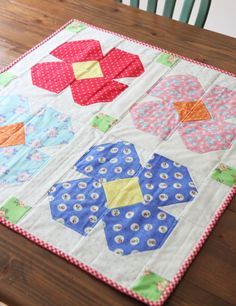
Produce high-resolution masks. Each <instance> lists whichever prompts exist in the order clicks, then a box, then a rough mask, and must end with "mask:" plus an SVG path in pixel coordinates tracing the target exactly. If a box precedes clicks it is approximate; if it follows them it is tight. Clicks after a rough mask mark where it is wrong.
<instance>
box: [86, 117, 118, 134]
mask: <svg viewBox="0 0 236 306" xmlns="http://www.w3.org/2000/svg"><path fill="white" fill-rule="evenodd" d="M116 122H117V119H115V118H113V117H111V116H109V115H106V114H103V113H100V114H98V115H96V116H95V117H94V118H93V119H92V120H91V121H90V124H91V125H92V127H94V128H97V129H99V130H100V131H102V132H104V133H105V132H107V131H108V130H109V129H110V128H111V127H112V125H114V124H115V123H116Z"/></svg>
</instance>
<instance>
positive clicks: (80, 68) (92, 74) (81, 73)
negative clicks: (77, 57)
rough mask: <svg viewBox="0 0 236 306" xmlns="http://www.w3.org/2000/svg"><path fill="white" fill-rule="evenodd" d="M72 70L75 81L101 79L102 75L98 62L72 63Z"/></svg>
mask: <svg viewBox="0 0 236 306" xmlns="http://www.w3.org/2000/svg"><path fill="white" fill-rule="evenodd" d="M72 68H73V71H74V75H75V78H76V80H83V79H90V78H100V77H103V73H102V70H101V67H100V64H99V62H98V61H87V62H78V63H73V64H72Z"/></svg>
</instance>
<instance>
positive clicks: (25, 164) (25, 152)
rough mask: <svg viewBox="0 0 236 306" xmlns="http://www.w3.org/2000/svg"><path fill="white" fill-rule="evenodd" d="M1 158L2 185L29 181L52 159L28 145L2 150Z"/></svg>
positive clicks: (0, 177) (0, 152)
mask: <svg viewBox="0 0 236 306" xmlns="http://www.w3.org/2000/svg"><path fill="white" fill-rule="evenodd" d="M10 150H11V151H10ZM0 156H1V160H0V184H17V183H24V182H26V181H29V180H31V178H32V177H33V176H34V175H36V174H37V173H38V172H39V171H40V170H41V169H42V168H43V167H44V166H45V165H46V164H47V162H48V160H49V159H50V156H49V155H47V154H45V153H43V152H40V151H37V150H35V149H34V148H30V147H28V146H26V145H20V146H15V147H7V148H0Z"/></svg>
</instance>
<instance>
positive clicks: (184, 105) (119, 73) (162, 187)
mask: <svg viewBox="0 0 236 306" xmlns="http://www.w3.org/2000/svg"><path fill="white" fill-rule="evenodd" d="M0 87H1V95H0V217H1V222H2V223H3V224H5V225H6V226H8V227H10V228H11V229H13V230H15V231H17V232H19V233H20V234H22V235H23V236H26V237H27V238H28V239H30V240H32V241H34V242H35V243H37V244H39V245H41V246H43V247H44V248H47V249H49V250H50V251H52V252H53V253H55V254H57V255H59V256H61V257H63V258H65V259H66V260H68V261H69V262H71V263H73V264H74V265H77V266H78V267H80V268H82V269H84V270H86V271H87V272H89V273H91V274H92V275H94V276H95V277H97V278H99V279H101V280H102V281H104V282H106V283H107V284H109V285H111V286H113V287H115V288H117V289H118V290H120V291H122V292H124V293H126V294H128V295H131V296H133V297H134V298H136V299H138V300H140V301H143V302H144V303H146V304H148V305H156V306H157V305H162V304H163V303H164V301H165V300H166V299H167V297H168V295H169V294H170V293H171V291H172V290H173V289H174V287H175V286H176V285H177V283H178V282H179V280H180V279H181V277H182V276H183V273H184V272H185V270H186V269H187V267H188V266H189V264H190V263H191V261H192V260H193V258H194V257H195V255H196V254H197V252H198V251H199V249H200V248H201V246H202V244H203V243H204V241H205V239H206V238H207V236H208V235H209V233H210V231H211V229H212V228H213V227H214V224H215V223H216V221H217V219H218V218H219V217H220V215H221V214H222V212H223V210H224V209H225V208H226V206H227V205H228V204H229V202H230V200H231V198H232V197H233V194H234V192H235V190H236V188H235V185H236V143H235V138H236V81H235V77H234V76H233V75H230V74H229V73H226V72H224V71H220V70H219V69H217V68H213V67H209V66H207V65H204V64H200V63H197V62H194V61H191V60H188V59H184V58H182V57H180V56H177V55H174V54H169V53H167V52H164V51H163V50H161V49H158V48H156V47H153V46H150V45H147V44H144V43H141V42H137V41H134V40H132V39H129V38H127V37H124V36H121V35H117V34H114V33H111V32H109V31H105V30H102V29H98V28H96V27H94V26H91V25H88V24H84V23H81V22H79V21H76V20H72V21H70V22H69V23H67V24H66V25H65V26H63V27H62V28H61V29H60V30H59V31H57V32H56V33H54V34H53V35H52V36H50V37H49V38H48V39H46V40H45V41H44V42H42V43H41V44H39V45H38V46H36V47H35V48H33V49H32V50H30V51H29V52H27V53H26V54H24V55H23V56H22V57H21V58H19V59H18V60H16V61H15V62H14V63H12V64H11V65H10V66H9V67H7V68H6V69H5V71H4V72H2V73H1V74H0Z"/></svg>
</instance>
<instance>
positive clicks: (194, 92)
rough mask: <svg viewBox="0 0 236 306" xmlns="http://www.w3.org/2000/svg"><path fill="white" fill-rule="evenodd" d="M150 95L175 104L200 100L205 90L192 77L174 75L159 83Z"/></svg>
mask: <svg viewBox="0 0 236 306" xmlns="http://www.w3.org/2000/svg"><path fill="white" fill-rule="evenodd" d="M148 93H149V94H150V95H152V96H154V97H157V98H159V99H161V100H163V101H166V102H169V103H173V102H181V101H194V100H198V99H200V98H201V96H202V95H203V94H204V90H203V89H202V86H201V84H200V83H199V81H198V79H197V78H196V77H194V76H192V75H173V76H168V77H166V78H164V79H163V80H161V81H160V82H158V83H157V85H155V86H154V87H153V88H152V89H151V90H150V91H149V92H148Z"/></svg>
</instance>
